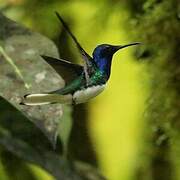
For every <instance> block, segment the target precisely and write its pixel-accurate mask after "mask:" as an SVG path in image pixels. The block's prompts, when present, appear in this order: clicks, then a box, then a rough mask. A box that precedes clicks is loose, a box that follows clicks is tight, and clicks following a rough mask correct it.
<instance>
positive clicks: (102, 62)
mask: <svg viewBox="0 0 180 180" xmlns="http://www.w3.org/2000/svg"><path fill="white" fill-rule="evenodd" d="M138 44H140V43H138V42H136V43H131V44H127V45H123V46H121V45H118V46H115V45H110V44H101V45H98V46H97V47H96V48H95V49H94V51H93V59H94V61H95V62H96V65H97V67H98V68H99V69H100V71H102V72H104V73H105V74H106V75H107V78H109V76H110V72H111V62H112V57H113V55H114V53H115V52H117V51H118V50H120V49H122V48H125V47H128V46H133V45H138Z"/></svg>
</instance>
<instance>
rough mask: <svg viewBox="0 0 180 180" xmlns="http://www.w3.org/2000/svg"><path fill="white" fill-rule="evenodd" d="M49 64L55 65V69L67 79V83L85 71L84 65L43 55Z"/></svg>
mask: <svg viewBox="0 0 180 180" xmlns="http://www.w3.org/2000/svg"><path fill="white" fill-rule="evenodd" d="M41 57H42V58H43V59H44V60H45V61H46V62H47V63H48V64H49V65H51V66H52V67H53V69H54V70H55V71H56V72H57V73H58V74H59V75H61V77H62V78H63V79H64V80H65V82H66V83H69V82H71V81H72V80H74V79H75V78H77V77H78V76H79V75H81V74H82V72H83V70H84V69H83V66H81V65H78V64H73V63H71V62H68V61H65V60H62V59H56V58H53V57H49V56H44V55H42V56H41Z"/></svg>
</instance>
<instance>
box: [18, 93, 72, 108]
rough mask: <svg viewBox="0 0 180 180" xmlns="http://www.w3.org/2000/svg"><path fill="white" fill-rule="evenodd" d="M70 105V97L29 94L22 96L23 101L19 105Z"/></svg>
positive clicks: (68, 95) (69, 95)
mask: <svg viewBox="0 0 180 180" xmlns="http://www.w3.org/2000/svg"><path fill="white" fill-rule="evenodd" d="M53 103H61V104H72V95H71V94H67V95H60V94H29V95H26V96H24V99H23V101H22V102H21V103H20V104H24V105H29V106H36V105H45V104H53Z"/></svg>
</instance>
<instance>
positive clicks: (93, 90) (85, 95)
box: [73, 85, 105, 104]
mask: <svg viewBox="0 0 180 180" xmlns="http://www.w3.org/2000/svg"><path fill="white" fill-rule="evenodd" d="M104 88H105V85H98V86H92V87H88V88H87V89H83V90H79V91H76V92H75V93H74V95H73V101H74V102H75V103H76V104H80V103H84V102H86V101H88V100H89V99H91V98H93V97H95V96H97V95H98V94H100V93H101V92H102V91H103V90H104Z"/></svg>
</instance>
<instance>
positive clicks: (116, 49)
mask: <svg viewBox="0 0 180 180" xmlns="http://www.w3.org/2000/svg"><path fill="white" fill-rule="evenodd" d="M140 44H141V43H140V42H135V43H130V44H126V45H123V46H121V45H120V46H114V49H115V51H118V50H119V49H123V48H126V47H129V46H134V45H140Z"/></svg>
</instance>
